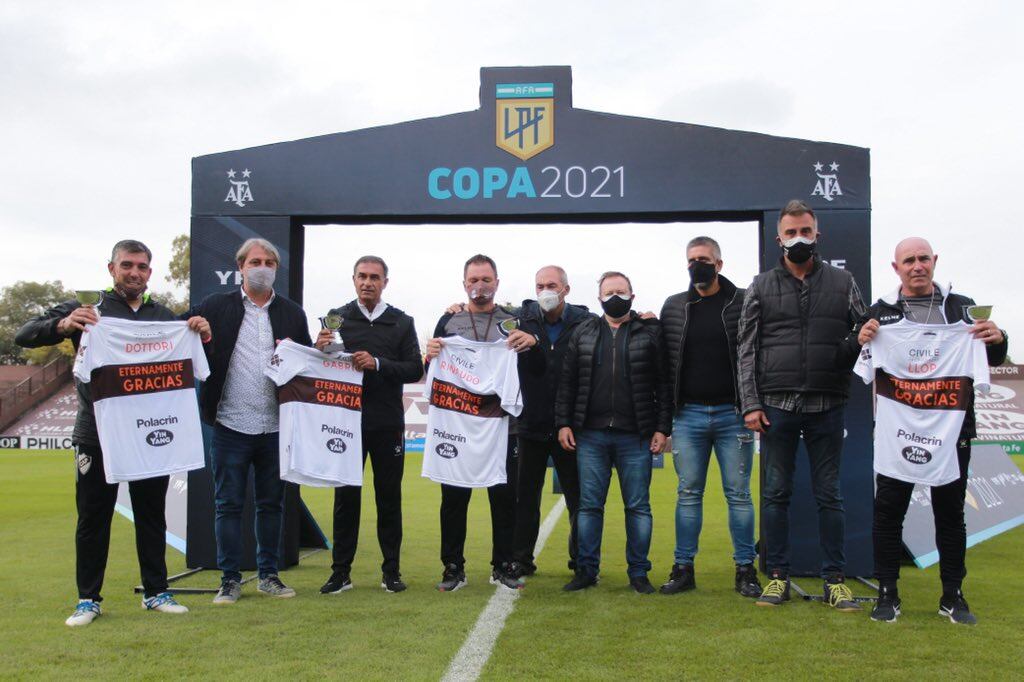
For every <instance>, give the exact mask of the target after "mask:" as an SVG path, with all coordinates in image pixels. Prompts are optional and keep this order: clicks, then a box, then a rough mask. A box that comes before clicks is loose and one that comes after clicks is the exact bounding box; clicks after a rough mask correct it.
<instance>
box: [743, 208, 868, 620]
mask: <svg viewBox="0 0 1024 682" xmlns="http://www.w3.org/2000/svg"><path fill="white" fill-rule="evenodd" d="M817 240H818V220H817V218H815V216H814V211H812V210H811V208H810V207H809V206H808V205H807V204H806V203H804V202H803V201H800V200H798V199H794V200H792V201H790V202H789V203H788V204H786V207H785V208H783V209H782V211H781V212H780V214H779V223H778V236H777V237H776V241H777V242H778V243H779V246H781V247H782V249H783V254H784V255H783V257H782V258H781V259H780V261H779V264H778V265H777V266H775V267H774V268H772V269H771V270H768V271H766V272H762V273H761V274H760V275H758V276H757V277H756V278H755V279H754V282H753V283H752V284H751V285H750V288H749V289H747V293H746V296H745V297H744V299H743V311H742V313H741V314H740V325H739V339H738V343H739V359H738V364H739V374H740V397H741V401H742V408H743V418H744V421H745V422H746V425H747V428H749V429H751V430H752V431H758V432H760V433H761V452H762V455H763V458H762V461H763V466H764V469H763V474H762V475H763V481H764V485H763V487H762V489H761V523H762V528H763V531H764V532H763V540H764V552H765V563H766V564H767V569H768V573H769V576H770V580H769V582H768V585H767V586H766V587H765V589H764V592H763V593H762V595H761V597H760V598H759V599H758V602H757V603H758V605H759V606H778V605H780V604H782V603H783V602H785V601H787V600H789V561H790V556H789V551H790V550H789V501H790V498H791V497H792V495H793V471H794V468H795V466H796V452H797V448H798V446H799V444H800V440H801V438H802V439H803V442H804V444H805V445H806V446H807V456H808V459H809V461H810V469H811V488H812V489H813V491H814V498H815V501H816V502H817V504H818V527H819V537H820V538H821V553H822V566H821V576H822V578H823V579H824V580H825V583H824V589H823V593H824V598H825V603H826V604H828V605H830V606H832V607H834V608H836V609H837V610H840V611H859V610H860V607H859V606H858V605H857V602H856V601H855V600H854V598H853V593H852V592H851V591H850V588H849V587H847V585H846V583H845V576H844V571H845V568H846V557H845V554H844V550H843V545H844V541H845V533H846V530H845V516H844V511H843V497H842V495H841V493H840V491H839V462H840V457H841V454H842V450H843V432H844V426H843V417H844V414H845V405H846V397H847V394H848V392H849V389H850V370H849V367H848V366H841V365H840V363H839V362H838V357H837V356H838V350H839V346H840V344H841V343H842V341H843V339H844V338H846V335H847V333H849V331H850V329H852V328H853V325H854V323H856V322H857V320H858V319H860V316H861V315H862V314H863V313H864V302H863V301H862V300H861V296H860V290H859V289H858V288H857V283H856V282H855V281H854V279H853V275H851V274H850V273H849V272H847V271H845V270H840V269H839V268H835V267H833V266H831V265H829V264H827V263H825V262H823V261H822V260H821V257H820V256H819V255H817V254H816V253H815V251H816V248H817Z"/></svg>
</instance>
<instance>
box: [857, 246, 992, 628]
mask: <svg viewBox="0 0 1024 682" xmlns="http://www.w3.org/2000/svg"><path fill="white" fill-rule="evenodd" d="M938 260H939V257H938V255H937V254H936V253H935V252H934V251H933V250H932V247H931V244H929V243H928V242H927V240H925V239H922V238H920V237H909V238H907V239H904V240H903V241H901V242H900V243H899V244H897V245H896V253H895V255H894V259H893V262H892V269H893V271H894V272H895V273H896V276H897V277H899V279H900V286H899V287H897V289H896V290H895V291H893V292H892V293H890V294H888V295H886V296H883V297H882V298H880V299H878V301H876V302H875V304H874V305H873V306H871V308H870V309H868V312H867V314H866V315H865V316H864V318H863V319H862V320H861V322H860V323H858V324H857V326H856V327H855V328H854V330H853V331H852V332H851V333H850V335H849V336H848V337H847V339H846V341H845V342H844V345H843V352H844V353H845V354H846V359H847V360H848V361H849V362H850V364H853V362H854V361H856V358H857V355H858V353H859V352H860V347H861V346H863V345H864V344H866V343H867V342H868V341H870V340H871V339H873V338H874V337H875V335H876V334H878V329H879V327H880V326H881V325H888V324H894V323H896V322H899V321H900V320H903V319H906V320H909V321H911V322H917V323H919V324H951V323H954V322H961V321H963V322H969V321H970V320H969V318H968V317H967V308H968V307H969V306H972V305H974V301H973V300H972V299H970V298H968V297H967V296H964V295H962V294H955V293H953V292H951V291H950V290H949V288H948V287H943V286H941V285H939V284H936V283H935V282H934V277H935V265H936V263H937V262H938ZM972 331H973V334H974V336H975V338H977V339H979V340H981V341H982V342H984V343H985V350H986V353H987V356H988V364H989V365H992V366H995V365H999V364H1001V363H1002V362H1003V360H1005V359H1006V348H1007V339H1006V332H1004V331H1002V330H1001V329H999V327H997V326H996V325H995V323H994V322H992V321H990V320H985V321H979V322H975V323H974V327H973V330H972ZM975 435H976V433H975V419H974V396H973V394H972V395H971V396H970V398H969V402H968V404H967V414H966V417H965V418H964V423H963V427H962V428H961V430H960V434H959V436H958V437H957V449H956V450H957V461H958V464H959V467H960V478H959V479H957V480H956V481H953V482H952V483H948V484H946V485H941V486H933V487H932V489H931V503H932V512H933V514H934V516H935V544H936V545H937V546H938V548H939V575H940V578H941V580H942V598H941V599H940V600H939V615H942V616H946V617H947V618H949V620H950V621H951V622H953V623H959V624H963V625H974V624H975V623H976V622H977V619H976V618H975V616H974V614H972V613H971V610H970V608H969V607H968V606H967V601H966V600H965V599H964V596H963V592H962V590H961V587H962V584H963V580H964V577H965V576H966V575H967V568H966V566H965V565H964V558H965V556H966V553H967V532H966V528H965V526H964V492H965V491H966V489H967V470H968V465H969V463H970V459H971V439H972V438H974V436H975ZM875 481H876V485H875V506H874V523H873V527H872V537H873V540H874V550H875V577H876V578H878V582H879V588H880V590H879V596H878V602H877V603H876V604H875V607H874V609H873V610H872V612H871V619H872V620H877V621H883V622H894V621H895V620H896V618H897V617H898V616H899V615H900V598H899V592H898V591H897V588H896V583H897V580H898V579H899V575H900V557H901V555H902V546H901V542H902V538H903V519H904V517H905V516H906V514H907V508H908V506H909V505H910V496H911V493H913V491H914V484H913V483H909V482H907V481H901V480H898V479H895V478H891V477H889V476H886V475H884V474H880V473H876V477H875Z"/></svg>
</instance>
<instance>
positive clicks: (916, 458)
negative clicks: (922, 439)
mask: <svg viewBox="0 0 1024 682" xmlns="http://www.w3.org/2000/svg"><path fill="white" fill-rule="evenodd" d="M900 454H902V455H903V459H905V460H907V461H908V462H910V463H911V464H927V463H928V462H930V461H932V453H930V452H928V451H927V450H925V449H924V448H922V447H918V446H916V445H908V446H907V447H905V448H903V451H902V452H901V453H900Z"/></svg>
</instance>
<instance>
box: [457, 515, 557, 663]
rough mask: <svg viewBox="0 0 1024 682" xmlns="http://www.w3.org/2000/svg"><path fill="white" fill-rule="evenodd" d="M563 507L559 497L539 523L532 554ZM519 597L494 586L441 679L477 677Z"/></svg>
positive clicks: (537, 554) (540, 549) (540, 546)
mask: <svg viewBox="0 0 1024 682" xmlns="http://www.w3.org/2000/svg"><path fill="white" fill-rule="evenodd" d="M564 509H565V498H564V497H559V498H558V500H557V501H556V502H555V506H554V507H552V508H551V511H550V512H548V515H547V516H546V517H545V518H544V523H542V524H541V526H540V532H539V533H538V534H537V544H536V545H535V546H534V548H533V554H534V556H540V553H541V551H542V550H543V549H544V543H546V542H547V541H548V537H549V536H550V535H551V531H552V530H554V528H555V524H556V523H558V517H559V516H561V515H562V510H564ZM518 598H519V590H510V589H508V588H507V587H502V586H501V585H498V586H496V587H495V588H494V595H493V596H492V597H491V598H490V600H489V601H488V602H487V606H486V607H484V610H483V612H481V613H480V617H479V618H477V619H476V625H474V626H473V629H472V631H470V633H469V636H468V637H466V641H465V642H463V643H462V648H460V649H459V652H458V653H457V654H455V658H453V659H452V662H451V664H450V665H449V666H448V670H447V671H446V672H445V674H444V677H442V678H441V679H442V681H443V682H472V681H473V680H476V679H477V678H479V677H480V672H481V671H482V670H483V669H484V666H485V665H486V664H487V660H488V659H489V658H490V657H491V652H492V651H493V650H494V643H495V642H497V641H498V635H500V634H501V631H502V629H503V628H504V627H505V620H506V619H507V618H508V617H509V614H511V613H512V609H514V608H515V604H516V599H518Z"/></svg>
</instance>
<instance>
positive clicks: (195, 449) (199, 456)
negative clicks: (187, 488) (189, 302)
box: [73, 317, 210, 483]
mask: <svg viewBox="0 0 1024 682" xmlns="http://www.w3.org/2000/svg"><path fill="white" fill-rule="evenodd" d="M73 372H74V375H75V376H76V377H77V378H78V380H79V381H81V382H83V383H87V384H89V385H90V391H91V394H92V403H93V410H94V412H95V414H96V428H97V431H98V432H99V436H100V447H101V448H102V449H103V473H104V475H105V477H106V479H107V483H117V482H118V481H138V480H141V479H144V478H153V477H155V476H166V475H168V474H173V473H177V472H181V471H191V470H192V469H201V468H203V466H205V461H204V459H203V433H202V428H201V426H200V424H199V404H198V402H197V400H196V391H195V380H196V379H199V380H203V379H206V377H208V376H209V374H210V368H209V366H208V364H207V362H206V355H205V354H204V352H203V344H202V341H201V340H200V339H199V334H197V333H196V332H194V331H192V330H191V329H189V328H188V325H187V324H186V323H185V322H138V321H133V320H121V319H115V318H112V317H101V318H100V321H99V322H98V323H97V324H95V325H90V326H89V327H87V331H86V333H84V334H82V340H81V342H80V343H79V346H78V355H77V356H76V358H75V366H74V369H73Z"/></svg>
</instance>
